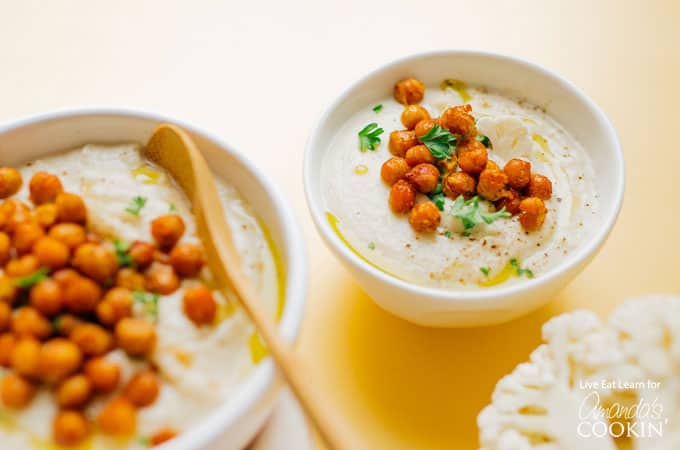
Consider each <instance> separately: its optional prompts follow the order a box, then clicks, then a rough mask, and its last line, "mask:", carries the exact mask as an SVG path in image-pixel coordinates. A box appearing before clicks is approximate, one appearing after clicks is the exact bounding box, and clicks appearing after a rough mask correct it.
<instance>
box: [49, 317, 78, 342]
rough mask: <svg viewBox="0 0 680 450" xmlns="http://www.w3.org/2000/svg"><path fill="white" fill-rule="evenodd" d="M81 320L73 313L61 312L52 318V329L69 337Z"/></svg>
mask: <svg viewBox="0 0 680 450" xmlns="http://www.w3.org/2000/svg"><path fill="white" fill-rule="evenodd" d="M81 323H83V320H82V319H80V318H79V317H77V316H74V315H73V314H61V315H60V316H58V317H57V318H55V319H54V329H55V331H56V332H57V334H59V336H63V337H69V336H71V333H72V332H73V330H75V328H76V327H77V326H78V325H80V324H81Z"/></svg>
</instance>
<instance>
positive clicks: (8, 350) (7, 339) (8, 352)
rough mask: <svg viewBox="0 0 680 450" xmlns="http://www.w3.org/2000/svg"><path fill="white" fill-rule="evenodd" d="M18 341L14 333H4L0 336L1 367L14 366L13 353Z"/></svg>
mask: <svg viewBox="0 0 680 450" xmlns="http://www.w3.org/2000/svg"><path fill="white" fill-rule="evenodd" d="M16 342H17V339H16V338H15V337H14V335H13V334H12V333H4V334H2V335H0V366H2V367H11V366H12V352H13V351H14V346H15V344H16Z"/></svg>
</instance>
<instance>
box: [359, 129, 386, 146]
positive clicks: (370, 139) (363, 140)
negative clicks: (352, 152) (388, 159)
mask: <svg viewBox="0 0 680 450" xmlns="http://www.w3.org/2000/svg"><path fill="white" fill-rule="evenodd" d="M383 131H385V130H383V129H382V128H379V127H378V124H377V123H375V122H372V123H369V124H368V125H366V126H365V127H364V128H363V129H362V130H361V131H359V150H361V151H362V152H365V151H366V150H375V149H376V148H378V145H380V135H381V134H383Z"/></svg>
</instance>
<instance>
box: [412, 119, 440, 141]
mask: <svg viewBox="0 0 680 450" xmlns="http://www.w3.org/2000/svg"><path fill="white" fill-rule="evenodd" d="M439 124H440V123H439V119H425V120H421V121H420V122H418V123H417V124H416V127H415V128H414V130H413V131H414V132H415V134H416V138H417V139H420V138H421V137H423V136H425V135H426V134H427V133H429V132H430V130H431V129H432V128H434V126H435V125H439Z"/></svg>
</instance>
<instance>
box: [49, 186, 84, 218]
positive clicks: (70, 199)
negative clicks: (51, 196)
mask: <svg viewBox="0 0 680 450" xmlns="http://www.w3.org/2000/svg"><path fill="white" fill-rule="evenodd" d="M56 204H57V220H59V221H60V222H74V223H81V224H82V223H85V221H86V220H87V207H86V206H85V202H84V201H83V199H82V198H80V197H79V196H77V195H75V194H70V193H68V192H62V193H61V194H59V195H57V200H56Z"/></svg>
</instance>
